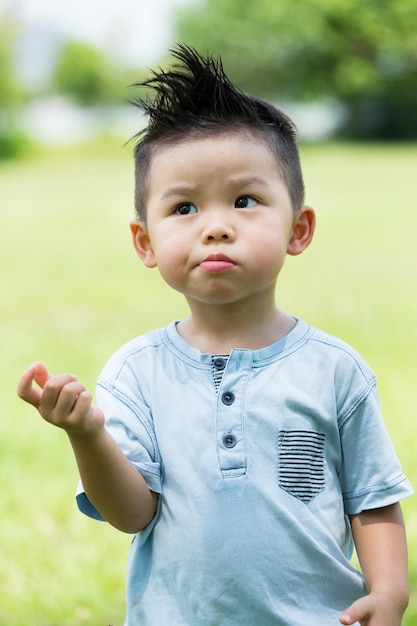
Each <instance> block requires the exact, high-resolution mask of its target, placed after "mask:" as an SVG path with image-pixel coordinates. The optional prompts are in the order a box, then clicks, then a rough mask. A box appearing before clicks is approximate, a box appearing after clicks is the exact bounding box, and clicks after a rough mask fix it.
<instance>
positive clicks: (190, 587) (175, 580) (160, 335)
mask: <svg viewBox="0 0 417 626" xmlns="http://www.w3.org/2000/svg"><path fill="white" fill-rule="evenodd" d="M213 371H215V375H213ZM219 372H220V374H219ZM97 402H98V404H99V406H101V408H102V409H103V411H104V413H105V416H106V427H107V428H108V430H109V432H110V433H111V434H112V436H113V437H114V438H115V440H116V441H117V443H118V444H119V446H120V447H121V449H122V450H123V452H124V454H125V455H126V456H127V458H128V459H129V460H130V461H131V462H132V463H133V464H134V465H135V466H136V467H137V468H138V470H139V471H140V472H141V473H142V474H143V476H144V478H145V480H146V482H147V484H148V486H149V487H150V489H152V490H153V491H155V492H157V493H158V494H160V497H159V502H158V511H157V514H156V516H155V518H154V520H153V521H152V522H151V524H150V525H149V526H148V527H147V528H146V529H145V530H144V531H143V532H141V533H139V534H138V535H136V536H135V537H134V538H133V542H132V546H131V551H130V556H129V564H128V574H127V618H126V624H128V625H129V626H217V625H218V626H258V625H259V626H306V624H309V625H310V626H336V625H337V624H339V622H338V616H339V615H340V613H341V612H342V611H343V610H344V609H345V608H347V607H348V606H349V605H350V604H351V602H352V601H353V600H355V599H356V598H358V597H360V596H362V595H364V594H365V593H366V590H365V586H364V582H363V578H362V576H361V574H360V573H359V572H358V571H356V570H355V568H354V567H353V566H352V565H351V564H350V563H349V558H350V557H351V554H352V539H351V532H350V526H349V521H348V517H347V515H349V514H354V513H359V512H361V511H362V510H365V509H372V508H376V507H383V506H387V505H389V504H393V503H394V502H397V501H399V500H400V499H402V498H404V497H406V496H408V495H410V494H411V493H412V489H411V486H410V485H409V483H408V481H407V479H406V478H405V476H404V474H403V473H402V470H401V466H400V464H399V462H398V460H397V457H396V455H395V452H394V450H393V448H392V445H391V442H390V439H389V437H388V435H387V432H386V430H385V428H384V425H383V422H382V419H381V415H380V409H379V402H378V395H377V390H376V382H375V376H374V374H373V372H372V371H371V370H370V369H369V367H368V366H367V365H366V364H365V363H364V361H363V359H362V358H361V357H360V355H359V354H358V353H357V352H356V351H354V350H353V349H352V348H350V347H349V346H347V345H346V344H345V343H343V342H342V341H340V340H338V339H336V338H334V337H331V336H329V335H327V334H325V333H323V332H321V331H319V330H317V329H314V328H311V327H309V326H307V325H306V324H305V323H304V322H303V321H301V320H297V324H296V326H295V328H294V329H293V330H292V331H291V332H290V333H289V334H288V335H287V336H286V337H284V338H283V339H281V340H280V341H278V342H277V343H275V344H273V345H271V346H269V347H266V348H263V349H261V350H255V351H251V350H244V349H234V350H233V351H232V352H231V354H230V355H229V357H228V358H224V357H223V356H218V357H217V358H214V359H213V358H212V355H210V354H201V353H200V352H199V351H198V350H197V349H195V348H193V347H192V346H190V345H189V344H188V343H187V342H186V341H185V340H184V339H182V338H181V337H180V335H179V334H178V332H177V330H176V325H175V323H172V324H171V325H170V326H169V327H168V328H165V329H160V330H156V331H153V332H151V333H149V334H147V335H144V336H142V337H139V338H137V339H134V340H132V341H131V342H129V343H128V344H126V345H125V346H123V347H122V348H121V349H120V350H119V351H118V352H116V354H115V355H114V356H113V357H112V358H111V359H110V361H109V363H108V364H107V366H106V367H105V369H104V371H103V372H102V374H101V376H100V378H99V380H98V385H97ZM77 499H78V504H79V506H80V508H81V510H82V511H83V512H85V513H86V514H87V515H90V516H92V517H95V518H97V519H100V515H99V513H98V512H97V511H96V510H95V509H94V507H92V505H91V504H90V503H89V501H88V499H87V498H86V496H85V494H84V493H83V492H82V489H81V490H80V492H79V494H78V496H77Z"/></svg>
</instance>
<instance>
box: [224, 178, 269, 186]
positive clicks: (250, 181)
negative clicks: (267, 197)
mask: <svg viewBox="0 0 417 626" xmlns="http://www.w3.org/2000/svg"><path fill="white" fill-rule="evenodd" d="M232 182H233V183H234V184H235V185H240V186H245V185H247V186H250V185H258V186H261V187H268V189H270V188H271V185H270V184H269V183H268V181H267V180H266V179H265V178H262V176H242V177H240V176H238V177H236V178H234V179H233V181H232Z"/></svg>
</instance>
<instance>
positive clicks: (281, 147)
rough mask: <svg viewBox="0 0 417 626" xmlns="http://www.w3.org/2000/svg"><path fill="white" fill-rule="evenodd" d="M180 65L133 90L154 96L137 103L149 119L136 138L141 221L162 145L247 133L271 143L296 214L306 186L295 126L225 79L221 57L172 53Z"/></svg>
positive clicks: (181, 48) (155, 73) (137, 198)
mask: <svg viewBox="0 0 417 626" xmlns="http://www.w3.org/2000/svg"><path fill="white" fill-rule="evenodd" d="M171 53H172V55H173V57H174V58H175V60H176V61H175V62H174V63H173V65H172V66H171V68H170V69H169V70H167V71H164V70H162V69H159V70H158V71H152V74H151V76H150V78H148V79H147V80H144V81H141V82H139V83H135V84H134V85H133V86H136V87H145V88H146V89H148V90H150V91H151V92H153V97H150V96H149V95H148V96H147V97H146V98H138V99H136V100H135V101H133V104H135V105H136V106H137V107H139V108H140V109H141V110H142V112H143V113H144V114H145V115H146V116H147V117H148V120H149V122H148V125H147V126H146V127H145V128H144V129H143V130H141V131H140V132H139V133H138V134H137V135H136V138H137V139H138V143H137V145H136V148H135V166H136V194H135V205H136V211H137V214H138V216H139V217H140V218H141V219H145V218H146V197H147V181H148V174H149V167H150V160H151V157H152V154H153V153H154V151H155V150H156V149H157V148H158V146H162V145H167V144H172V143H175V142H177V141H181V140H182V139H185V138H189V137H190V136H191V135H194V136H198V135H201V134H204V135H210V134H211V135H215V134H219V133H225V132H232V131H248V132H250V133H252V134H254V135H256V137H257V138H259V140H263V141H266V142H267V143H268V145H269V147H270V148H271V150H272V151H273V153H274V156H275V157H276V159H277V166H278V167H279V169H280V172H281V175H282V176H283V179H284V181H285V183H286V184H287V187H288V191H289V194H290V197H291V200H292V203H293V207H294V210H297V209H298V208H300V207H301V206H302V204H303V201H304V183H303V178H302V174H301V167H300V161H299V154H298V149H297V145H296V129H295V126H294V124H293V122H292V121H291V120H290V119H289V118H288V117H287V116H286V115H285V114H284V113H283V112H282V111H280V110H279V109H277V108H275V107H274V106H272V105H271V104H269V103H268V102H265V101H264V100H260V99H258V98H255V97H254V96H251V95H248V94H245V93H244V92H242V91H241V90H240V89H238V88H237V87H236V86H235V85H233V83H232V82H231V81H230V80H229V78H228V77H227V76H226V74H225V72H224V69H223V64H222V61H221V59H220V57H218V58H215V57H213V56H211V55H207V56H206V57H203V56H202V55H200V54H199V53H198V52H197V51H196V50H194V49H193V48H190V47H188V46H185V45H178V46H177V47H176V48H175V49H173V50H171Z"/></svg>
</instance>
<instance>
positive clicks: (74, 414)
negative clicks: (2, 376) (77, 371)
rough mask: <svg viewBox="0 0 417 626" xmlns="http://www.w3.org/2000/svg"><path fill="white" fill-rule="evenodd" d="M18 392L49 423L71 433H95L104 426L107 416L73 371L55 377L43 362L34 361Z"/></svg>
mask: <svg viewBox="0 0 417 626" xmlns="http://www.w3.org/2000/svg"><path fill="white" fill-rule="evenodd" d="M34 383H36V385H38V386H39V387H37V386H34ZM17 394H18V396H19V397H20V398H22V400H25V402H28V403H29V404H32V405H33V406H34V407H35V408H36V409H38V411H39V413H40V414H41V416H42V417H43V418H44V419H45V420H46V421H47V422H50V423H51V424H54V425H55V426H59V427H60V428H63V429H64V430H65V431H66V432H67V433H68V434H69V435H88V434H93V433H94V432H97V431H99V430H101V428H102V427H103V425H104V415H103V413H102V412H101V410H100V409H98V408H97V407H95V406H93V405H92V403H91V394H90V393H89V392H88V391H87V390H86V389H85V387H84V385H82V384H81V383H80V382H78V380H77V378H76V377H75V376H73V375H72V374H60V375H58V376H52V375H51V374H49V372H48V370H47V369H46V367H45V366H44V365H43V364H42V363H34V364H33V365H31V366H30V367H28V368H27V370H25V371H24V372H23V374H22V376H21V378H20V381H19V384H18V387H17Z"/></svg>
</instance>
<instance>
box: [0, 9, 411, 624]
mask: <svg viewBox="0 0 417 626" xmlns="http://www.w3.org/2000/svg"><path fill="white" fill-rule="evenodd" d="M26 1H29V0H22V2H20V3H7V2H6V3H5V4H3V5H2V4H0V155H1V159H0V219H1V224H0V237H1V245H0V262H1V266H0V267H1V270H0V272H1V290H2V298H1V309H0V315H1V324H0V333H1V346H2V349H1V357H0V359H1V364H0V369H1V373H2V398H3V412H2V419H1V420H0V452H1V454H0V465H1V470H0V493H1V494H2V502H3V516H2V517H1V519H0V537H1V542H2V550H1V551H0V624H5V625H6V624H7V626H26V625H29V624H30V626H61V625H63V626H80V625H81V624H91V625H93V626H97V625H103V626H107V625H108V624H114V626H121V624H122V622H123V616H124V572H125V566H126V558H127V553H128V548H129V541H130V538H129V537H128V536H126V535H123V534H121V533H119V532H117V531H116V530H114V529H112V528H110V527H109V526H107V525H106V524H101V523H97V522H94V521H91V520H89V519H87V518H84V517H83V516H82V515H81V514H79V513H78V511H77V510H76V507H75V503H74V498H73V496H74V490H75V486H76V482H77V472H76V468H75V463H74V461H73V458H72V453H71V450H70V449H69V446H68V443H67V441H66V435H65V434H64V433H62V432H61V431H58V430H57V429H54V428H51V427H50V426H49V425H47V424H45V423H44V422H43V421H42V420H41V419H40V418H39V416H38V415H37V413H36V412H35V411H34V410H33V409H31V407H29V406H26V405H25V404H24V403H22V402H21V401H19V400H18V398H17V396H16V393H15V389H16V384H17V380H18V378H19V375H20V373H21V371H22V370H23V369H24V368H25V367H26V366H27V365H28V364H29V363H31V362H32V361H33V360H35V359H41V360H43V361H45V363H46V364H47V366H48V367H49V368H50V370H51V371H52V372H59V371H71V372H73V373H75V374H77V376H78V377H79V378H80V379H81V380H83V382H84V383H85V384H86V386H87V387H89V388H90V389H91V390H93V389H94V383H95V379H96V376H97V374H98V373H99V371H100V369H101V368H102V366H103V364H104V363H105V361H106V360H107V358H108V357H109V355H110V354H111V353H112V352H113V351H114V350H115V349H116V348H117V347H119V346H120V345H121V344H122V343H123V342H124V341H126V340H128V339H130V338H131V337H133V336H135V335H137V334H140V333H142V332H145V331H147V330H149V329H150V328H153V327H155V326H159V325H165V324H167V323H169V322H170V321H171V320H172V319H173V318H180V317H182V316H184V315H186V314H187V309H186V306H185V304H184V302H183V300H182V298H181V297H180V296H179V295H177V294H175V293H173V292H172V291H171V290H170V289H169V288H168V287H166V286H165V285H164V284H163V283H162V281H161V279H160V278H159V276H158V274H157V272H156V271H150V270H146V269H145V268H144V267H142V266H141V264H140V262H139V261H138V259H137V257H136V255H135V253H134V251H133V248H132V246H131V242H130V233H129V229H128V221H129V219H130V218H131V217H132V215H133V160H132V145H131V144H127V145H126V144H125V142H126V141H127V140H128V139H129V137H131V135H133V134H134V133H135V132H137V130H139V128H140V126H141V124H142V120H141V119H140V117H139V114H138V113H137V112H136V111H135V110H134V108H133V107H130V108H129V109H126V107H125V100H126V99H128V98H132V97H133V95H134V94H133V93H131V91H132V90H129V89H127V88H126V86H127V85H128V84H130V83H132V82H134V81H135V80H138V79H139V78H140V77H141V76H142V75H143V73H144V72H146V69H145V67H146V64H147V61H146V62H145V57H146V55H145V54H143V55H141V54H138V55H137V57H135V55H133V59H132V56H130V57H129V59H128V60H126V57H124V56H123V55H122V54H121V53H120V54H119V51H118V48H117V46H116V45H115V44H114V41H115V39H114V38H113V39H112V41H113V46H111V45H110V44H109V41H108V40H107V39H106V38H104V40H102V41H101V43H100V45H99V44H97V42H96V41H95V40H94V41H92V40H90V39H89V38H88V36H87V35H85V36H84V35H83V37H76V36H75V35H74V34H71V35H70V36H69V35H68V33H66V34H65V35H62V34H61V35H60V36H59V37H56V36H55V35H54V37H55V38H54V41H55V45H54V46H52V47H51V46H49V48H48V50H49V52H48V54H47V55H46V57H45V58H47V59H48V60H49V65H48V68H49V69H48V72H44V74H43V78H42V80H38V81H32V82H31V81H28V80H23V79H22V52H21V51H22V38H23V39H25V37H28V36H29V35H31V25H30V23H29V21H28V18H26V21H25V20H24V18H23V7H24V5H25V2H26ZM45 2H46V0H45ZM77 2H78V0H77ZM77 2H74V3H73V4H75V5H77ZM126 2H127V0H126ZM18 4H19V5H20V7H21V9H22V11H21V13H19V12H18V11H17V10H16V7H17V6H18ZM40 4H42V3H38V6H40ZM136 4H137V3H136ZM154 4H156V5H158V3H154ZM162 4H163V5H164V7H162ZM105 5H106V2H104V3H102V5H101V6H102V8H103V15H101V17H100V15H98V16H97V15H96V19H97V20H100V19H103V20H104V8H105ZM122 5H123V2H122V1H121V2H120V6H122ZM168 5H169V6H168ZM62 6H63V5H62ZM78 8H80V5H79V7H78ZM127 8H129V7H127ZM160 8H161V12H160V13H159V14H158V15H157V18H156V21H155V20H154V22H153V27H154V28H156V31H155V32H156V33H158V32H159V31H162V30H163V31H164V32H165V33H166V34H165V38H162V43H163V46H162V45H161V49H160V50H155V51H154V52H153V55H154V59H153V60H152V65H155V63H161V64H164V63H165V62H166V59H167V54H166V51H167V48H168V47H170V46H171V45H173V44H174V42H177V41H181V42H184V43H188V44H191V45H194V46H196V47H197V48H198V49H199V50H200V51H201V52H205V51H206V50H211V51H212V52H214V53H219V52H220V53H221V54H222V56H223V59H224V65H225V69H226V71H228V72H229V73H230V75H231V77H232V78H233V79H234V80H236V81H238V82H239V84H240V85H241V86H242V87H243V88H244V89H247V90H250V91H252V92H254V93H256V94H257V95H260V96H266V97H268V98H270V99H271V100H272V101H274V102H275V103H278V104H279V105H281V106H282V107H283V108H284V110H286V111H287V112H288V113H289V114H290V115H292V117H293V118H294V119H295V121H296V123H297V125H298V127H299V129H300V137H301V155H302V161H303V169H304V173H305V179H306V187H307V201H308V203H310V204H312V205H313V206H314V207H315V208H316V211H317V214H318V228H317V233H316V236H315V241H314V242H313V244H312V246H311V248H309V249H308V250H307V251H306V252H305V254H303V255H302V256H301V257H299V258H289V259H288V261H287V265H286V267H285V269H284V271H283V273H282V276H281V279H280V282H279V287H278V291H277V302H278V303H279V305H280V306H282V307H283V308H284V309H285V310H287V311H288V312H290V313H293V314H296V315H299V316H301V317H303V318H304V319H305V320H306V321H307V322H309V323H311V324H313V325H316V326H320V327H322V328H323V329H325V330H326V331H328V332H330V333H334V334H336V335H339V336H340V337H342V338H343V339H345V340H346V341H348V342H349V343H351V344H352V345H353V346H355V347H356V348H357V349H358V350H359V351H360V352H361V353H362V354H363V355H364V357H365V358H366V360H367V361H368V362H369V364H370V365H371V366H372V367H373V369H374V370H375V371H376V373H377V376H378V379H379V385H380V393H381V401H382V406H383V413H384V416H385V420H386V423H387V426H388V429H389V432H390V434H391V437H392V439H393V441H394V444H395V446H396V449H397V451H398V454H399V456H400V458H401V461H402V463H403V466H404V470H405V472H406V473H407V475H408V477H409V478H410V480H411V481H412V483H413V484H414V485H416V484H417V468H416V463H415V443H414V442H415V439H416V436H417V425H416V423H417V420H416V419H415V416H416V410H415V404H416V403H415V380H416V365H415V355H416V353H417V330H416V324H415V320H416V317H417V293H416V279H415V274H416V267H417V249H416V245H415V244H416V239H415V233H416V232H417V200H416V197H417V194H416V166H417V128H416V115H417V106H416V104H417V102H416V99H417V80H416V72H417V43H416V42H417V15H416V12H415V10H414V6H413V4H412V3H411V2H408V1H405V0H398V1H397V2H395V3H392V2H385V1H383V0H379V1H376V0H373V1H368V2H359V1H356V0H345V1H343V2H338V1H336V2H335V1H333V2H332V1H331V0H327V1H325V0H311V1H309V2H304V3H290V2H279V3H277V2H272V1H271V0H269V1H267V0H257V1H256V2H254V1H252V0H251V1H247V2H245V3H238V2H236V1H234V0H233V1H230V2H228V3H221V2H219V1H216V0H211V1H208V2H201V1H199V2H197V1H195V2H193V1H192V0H189V1H188V2H184V1H183V2H179V1H178V0H177V1H176V2H175V1H174V0H173V1H172V2H171V3H168V1H167V0H166V1H165V2H164V3H161V7H160ZM162 8H164V11H162ZM12 9H13V10H12ZM62 10H64V9H62ZM51 11H52V9H51ZM83 16H85V12H83V11H81V10H80V11H79V16H78V18H77V19H79V21H80V22H79V23H80V31H81V30H82V29H81V26H82V24H83V19H84V17H83ZM85 19H86V18H85ZM113 21H114V18H113ZM130 21H131V22H132V24H129V29H127V26H126V24H125V23H124V22H123V23H122V26H121V27H120V28H119V30H120V31H121V32H119V34H118V38H116V39H117V41H119V40H123V34H124V32H125V31H124V30H123V28H126V37H127V34H128V31H129V33H130V32H131V31H132V32H133V33H134V32H135V30H136V31H138V32H139V30H140V28H143V24H142V23H140V17H137V16H135V17H134V19H133V17H132V20H130ZM165 22H166V23H165ZM123 24H125V26H124V27H123ZM50 26H51V22H49V27H50ZM113 26H114V24H113ZM119 26H120V24H119ZM168 26H169V28H168ZM158 29H159V31H158ZM32 34H33V33H32ZM50 36H51V34H50V31H48V32H44V31H42V32H41V33H40V34H39V33H38V35H37V37H39V38H38V39H36V41H37V42H38V43H39V42H41V41H44V40H45V38H46V39H47V38H48V37H50ZM42 38H43V39H42ZM39 45H40V44H39ZM35 48H36V46H35ZM32 50H33V48H32ZM26 64H29V65H30V63H29V60H28V59H26V61H25V59H24V60H23V69H24V68H25V67H26ZM404 513H405V518H406V522H407V528H408V535H409V544H410V547H409V554H410V586H411V603H410V607H409V609H408V611H407V614H406V617H405V618H404V622H403V624H404V625H405V626H415V624H417V560H416V555H417V514H416V507H415V498H410V499H408V500H407V501H405V503H404Z"/></svg>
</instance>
